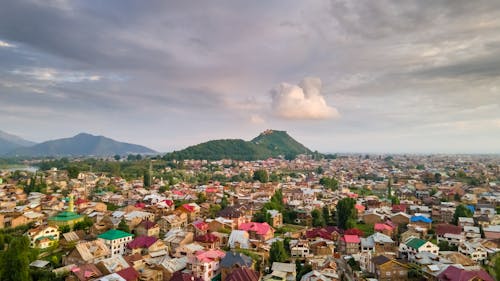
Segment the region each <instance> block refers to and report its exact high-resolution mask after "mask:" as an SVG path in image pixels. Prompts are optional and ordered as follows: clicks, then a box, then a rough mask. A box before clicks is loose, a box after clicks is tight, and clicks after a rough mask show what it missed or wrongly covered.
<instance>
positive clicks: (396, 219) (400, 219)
mask: <svg viewBox="0 0 500 281" xmlns="http://www.w3.org/2000/svg"><path fill="white" fill-rule="evenodd" d="M410 218H411V216H410V215H408V214H406V213H403V212H398V213H395V214H393V215H392V216H391V221H392V223H394V224H396V225H398V226H402V225H407V224H409V223H410Z"/></svg>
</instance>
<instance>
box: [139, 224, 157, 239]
mask: <svg viewBox="0 0 500 281" xmlns="http://www.w3.org/2000/svg"><path fill="white" fill-rule="evenodd" d="M134 232H135V235H137V236H154V237H156V238H158V237H160V226H159V225H158V224H157V223H155V222H153V221H150V220H143V221H142V222H141V223H139V225H137V226H136V227H135V229H134Z"/></svg>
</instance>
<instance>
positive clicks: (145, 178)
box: [143, 170, 151, 187]
mask: <svg viewBox="0 0 500 281" xmlns="http://www.w3.org/2000/svg"><path fill="white" fill-rule="evenodd" d="M143 181H144V187H150V186H151V176H150V174H149V171H148V170H146V171H144V175H143Z"/></svg>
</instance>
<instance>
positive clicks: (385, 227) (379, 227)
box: [373, 223, 396, 237]
mask: <svg viewBox="0 0 500 281" xmlns="http://www.w3.org/2000/svg"><path fill="white" fill-rule="evenodd" d="M373 229H374V230H375V232H381V233H383V234H385V235H387V236H389V237H392V236H393V235H394V232H395V231H396V227H395V226H393V225H390V224H387V223H376V224H375V225H374V226H373Z"/></svg>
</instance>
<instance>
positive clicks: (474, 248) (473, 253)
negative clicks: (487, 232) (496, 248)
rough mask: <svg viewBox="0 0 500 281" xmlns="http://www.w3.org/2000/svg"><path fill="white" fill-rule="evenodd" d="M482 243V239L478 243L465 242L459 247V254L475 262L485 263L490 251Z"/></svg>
mask: <svg viewBox="0 0 500 281" xmlns="http://www.w3.org/2000/svg"><path fill="white" fill-rule="evenodd" d="M480 241H481V240H480V239H477V240H476V241H463V242H462V243H460V245H459V246H458V252H460V253H462V254H464V255H466V256H468V257H469V258H471V259H472V260H473V261H477V262H478V261H483V260H485V259H487V257H488V249H486V247H484V246H483V245H482V244H481V242H480Z"/></svg>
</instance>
